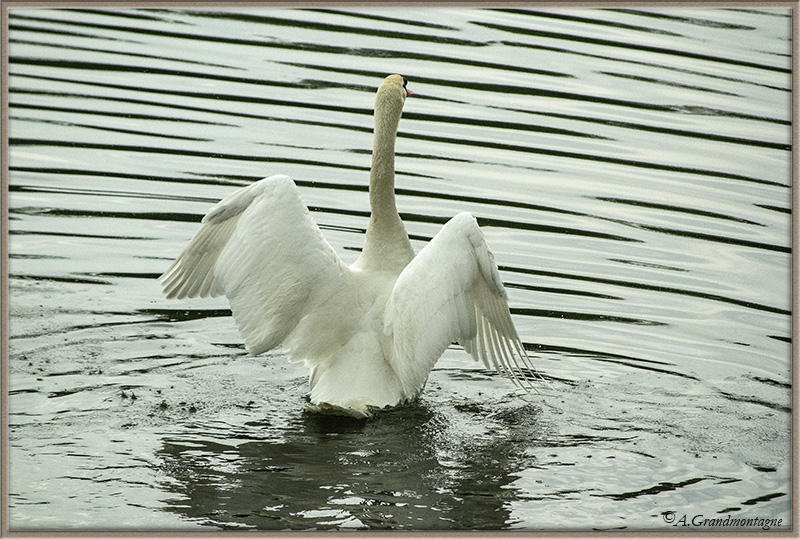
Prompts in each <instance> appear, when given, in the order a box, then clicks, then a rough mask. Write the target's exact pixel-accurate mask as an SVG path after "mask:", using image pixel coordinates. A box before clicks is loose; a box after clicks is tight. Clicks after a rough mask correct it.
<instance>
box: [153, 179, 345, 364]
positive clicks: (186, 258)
mask: <svg viewBox="0 0 800 539" xmlns="http://www.w3.org/2000/svg"><path fill="white" fill-rule="evenodd" d="M203 223H204V224H203V226H202V228H201V229H200V230H199V231H198V233H197V234H196V235H195V237H194V238H193V239H192V241H191V242H190V243H189V245H188V246H187V247H186V249H185V250H184V251H183V253H181V255H180V256H179V257H178V259H177V260H176V261H175V263H174V264H173V265H172V266H171V267H170V268H169V269H168V270H167V271H166V272H164V274H163V275H162V276H161V277H160V279H161V281H162V282H163V286H164V293H165V294H167V297H169V298H179V299H180V298H186V297H198V296H199V297H206V296H219V295H222V294H224V295H225V296H227V298H228V300H229V301H230V304H231V310H232V312H233V316H234V319H235V320H236V324H237V326H238V327H239V331H240V333H241V334H242V337H243V338H244V341H245V346H246V347H247V350H248V351H249V352H250V353H251V354H260V353H262V352H265V351H267V350H270V349H271V348H274V347H275V346H277V345H278V344H280V343H281V342H282V341H283V340H284V339H285V338H286V337H287V336H288V335H289V333H291V331H292V330H293V329H294V328H295V327H296V326H297V323H298V322H299V321H300V320H301V319H302V318H303V317H304V316H305V315H306V314H308V313H309V312H311V311H313V310H314V309H315V308H316V307H317V306H319V305H320V304H321V303H323V302H324V300H325V299H326V297H327V295H328V294H329V293H330V292H331V291H333V290H334V289H336V283H337V282H338V281H339V280H340V279H341V277H342V275H343V273H344V272H346V271H348V269H347V268H346V266H344V264H343V263H342V261H341V260H340V259H339V257H338V256H337V255H336V253H335V252H334V250H333V248H332V247H331V246H330V244H329V243H328V242H327V240H325V238H324V236H323V235H322V232H321V231H320V230H319V227H317V225H316V223H314V220H313V219H312V218H311V215H310V213H309V211H308V208H307V207H306V206H305V204H304V203H303V201H302V200H301V198H300V194H299V192H298V190H297V187H296V186H295V184H294V182H293V181H292V180H291V178H289V177H288V176H282V175H279V176H271V177H269V178H265V179H263V180H260V181H258V182H256V183H254V184H252V185H250V186H248V187H245V188H243V189H240V190H238V191H235V192H234V193H231V194H230V195H229V196H227V197H225V198H224V199H222V200H221V201H220V202H219V203H218V204H217V205H216V206H214V207H213V208H212V209H211V210H210V211H209V212H208V214H206V216H205V217H204V218H203Z"/></svg>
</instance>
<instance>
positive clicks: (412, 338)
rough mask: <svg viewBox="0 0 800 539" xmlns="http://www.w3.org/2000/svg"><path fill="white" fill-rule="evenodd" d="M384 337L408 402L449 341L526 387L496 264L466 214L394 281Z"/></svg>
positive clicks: (524, 362) (525, 363)
mask: <svg viewBox="0 0 800 539" xmlns="http://www.w3.org/2000/svg"><path fill="white" fill-rule="evenodd" d="M384 329H385V332H386V333H387V334H389V335H391V336H392V340H393V343H394V350H393V352H394V353H393V354H392V357H391V363H392V368H393V369H394V370H395V372H396V373H397V374H398V376H399V377H400V379H401V381H402V383H403V386H404V389H405V390H406V391H407V393H410V394H412V393H414V392H415V391H418V390H419V389H421V388H422V386H423V385H424V383H425V380H426V379H427V377H428V373H430V371H431V369H432V368H433V366H434V364H435V363H436V361H437V360H438V359H439V356H441V355H442V353H443V352H444V350H445V349H446V348H447V347H448V346H449V345H450V343H452V342H455V341H458V342H459V343H460V344H461V345H462V346H463V347H464V349H465V350H466V351H467V352H468V353H470V354H471V355H472V356H473V357H474V358H475V359H476V360H478V359H480V360H481V361H483V363H484V365H485V366H486V367H487V368H490V366H491V367H494V368H495V369H497V370H498V371H499V372H501V373H503V374H505V375H507V376H509V377H510V378H511V379H512V380H513V381H514V382H515V383H517V384H519V385H523V384H526V385H528V384H529V381H528V380H527V377H526V375H525V373H524V372H523V369H527V370H530V371H534V369H533V367H532V366H531V364H530V360H529V358H528V356H527V354H526V353H525V349H524V347H523V346H522V343H521V342H520V339H519V335H518V334H517V330H516V328H515V327H514V324H513V322H512V320H511V313H510V312H509V310H508V303H507V295H506V291H505V288H504V287H503V283H502V281H501V279H500V273H499V272H498V270H497V265H496V264H495V261H494V256H493V255H492V253H491V252H490V251H489V248H488V246H487V245H486V241H485V239H484V237H483V233H482V232H481V230H480V228H479V227H478V223H477V222H476V221H475V218H474V217H472V216H471V215H470V214H468V213H461V214H459V215H457V216H455V217H453V218H452V219H451V220H450V221H448V222H447V223H446V224H445V225H444V227H443V228H442V230H441V231H440V232H439V233H438V234H437V235H436V236H435V237H434V238H433V239H432V240H431V241H430V243H429V244H428V245H427V246H425V248H424V249H422V251H420V253H419V254H418V255H417V256H416V257H415V258H414V260H412V261H411V263H409V265H408V266H406V268H405V269H404V270H403V272H402V273H401V274H400V277H399V278H398V279H397V282H396V283H395V286H394V289H393V290H392V293H391V296H390V298H389V302H388V304H387V311H386V320H385V328H384Z"/></svg>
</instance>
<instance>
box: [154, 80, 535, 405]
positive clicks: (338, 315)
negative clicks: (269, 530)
mask: <svg viewBox="0 0 800 539" xmlns="http://www.w3.org/2000/svg"><path fill="white" fill-rule="evenodd" d="M409 94H410V93H409ZM406 95H407V90H406V89H405V79H403V78H402V77H400V76H399V75H390V76H389V77H387V78H386V80H385V81H384V83H383V84H382V85H381V87H380V88H379V90H378V96H377V99H376V104H375V143H374V147H373V158H372V170H371V173H370V206H371V209H372V214H371V217H370V221H369V226H368V228H367V234H366V240H365V244H364V249H363V251H362V253H361V255H360V257H359V258H358V260H356V262H355V263H354V264H353V265H351V266H346V265H345V264H344V263H343V262H342V261H341V260H340V258H339V257H338V255H337V254H336V253H335V252H334V250H333V248H332V247H331V246H330V244H329V243H328V242H327V241H326V240H325V238H324V237H323V236H322V233H321V232H320V230H319V228H318V227H317V225H316V224H315V223H314V221H313V219H312V218H311V215H310V214H309V211H308V209H307V208H306V206H305V204H303V202H302V200H301V198H300V194H299V192H298V190H297V188H296V186H295V184H294V182H293V181H292V180H291V179H290V178H289V177H287V176H272V177H269V178H266V179H263V180H260V181H258V182H255V183H254V184H252V185H250V186H248V187H245V188H242V189H240V190H238V191H235V192H234V193H231V194H230V195H229V196H227V197H225V198H224V199H223V200H221V201H220V202H219V203H218V204H217V205H216V206H214V207H213V208H212V209H211V210H210V211H209V213H208V214H206V216H205V217H204V218H203V223H204V224H203V226H202V227H201V228H200V230H199V231H198V233H197V235H196V236H195V237H194V238H193V239H192V241H191V242H190V243H189V245H188V246H187V247H186V249H185V250H184V252H183V253H182V254H181V255H180V256H179V257H178V259H177V260H176V261H175V263H174V264H173V265H172V267H170V269H168V270H167V271H166V272H165V273H164V275H162V276H161V280H162V281H163V283H164V292H165V293H166V294H167V296H168V297H170V298H173V297H174V298H184V297H197V296H200V297H206V296H219V295H223V294H224V295H225V296H227V298H228V299H229V301H230V304H231V310H232V312H233V316H234V318H235V320H236V323H237V326H238V328H239V332H240V333H241V335H242V336H243V338H244V341H245V346H246V347H247V350H248V351H249V352H250V353H251V354H254V355H256V354H260V353H263V352H266V351H267V350H270V349H272V348H274V347H276V346H278V345H279V344H283V346H284V347H285V348H287V349H288V350H289V351H290V354H291V356H290V357H291V359H292V360H293V361H298V360H305V361H306V362H307V364H308V365H309V367H310V368H311V378H310V387H311V402H312V404H314V405H318V406H320V407H322V408H328V409H337V410H341V411H344V412H347V413H354V414H357V415H358V414H363V415H366V414H368V413H369V410H370V409H371V408H383V407H386V406H394V405H397V404H400V403H403V402H406V401H408V400H411V399H414V398H415V397H417V395H419V393H420V392H421V391H422V388H423V387H424V385H425V381H426V380H427V377H428V374H429V373H430V371H431V369H432V368H433V366H434V364H435V363H436V361H437V360H438V358H439V356H441V354H442V353H443V352H444V350H445V348H447V346H448V345H449V344H450V343H451V342H454V341H458V342H460V343H461V344H462V345H463V346H464V348H465V349H466V350H467V351H468V352H469V353H470V354H472V355H473V356H474V357H475V359H476V360H477V359H481V360H483V362H484V363H485V364H486V366H487V367H488V366H489V365H490V364H491V365H493V366H494V367H495V368H497V369H498V370H500V371H501V372H504V373H506V374H509V375H511V376H512V378H513V379H514V380H515V381H519V380H521V379H523V377H520V375H519V373H518V368H519V362H522V365H523V366H525V367H527V368H531V367H530V364H529V363H528V358H527V356H526V354H525V351H524V348H523V347H522V344H521V343H520V341H519V337H518V336H517V332H516V330H515V328H514V325H513V323H512V321H511V316H510V313H509V310H508V304H507V302H506V292H505V289H504V287H503V284H502V282H501V280H500V275H499V273H498V270H497V266H496V264H495V262H494V257H493V256H492V254H491V252H490V251H489V249H488V247H487V245H486V242H485V240H484V238H483V234H482V233H481V231H480V229H479V228H478V225H477V222H476V221H475V219H474V218H473V217H472V216H471V215H469V214H466V213H462V214H459V215H457V216H456V217H454V218H452V219H451V220H450V221H449V222H447V223H446V224H445V225H444V227H443V228H442V230H441V231H440V232H439V233H438V234H437V235H436V236H435V237H434V238H433V239H432V240H431V242H430V243H429V244H428V245H427V246H426V247H425V248H424V249H422V251H420V253H419V255H417V256H415V255H414V251H413V249H412V247H411V243H410V241H409V239H408V234H407V233H406V230H405V227H404V226H403V222H402V221H401V220H400V216H399V215H398V213H397V209H396V206H395V195H394V145H395V139H396V135H397V126H398V123H399V120H400V116H401V114H402V107H403V104H404V102H405V98H406Z"/></svg>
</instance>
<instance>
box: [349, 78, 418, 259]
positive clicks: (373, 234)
mask: <svg viewBox="0 0 800 539" xmlns="http://www.w3.org/2000/svg"><path fill="white" fill-rule="evenodd" d="M389 97H391V96H382V95H381V93H380V92H379V93H378V98H377V99H376V101H375V135H374V136H375V138H374V141H373V146H372V168H371V169H370V177H369V204H370V210H371V212H372V213H371V215H370V219H369V225H368V226H367V238H366V241H365V242H364V250H363V252H362V253H361V256H360V257H359V260H358V262H357V265H358V266H359V267H361V268H363V269H377V270H396V271H398V272H399V271H401V270H402V269H403V268H404V267H405V266H406V264H408V262H410V261H411V259H412V258H413V257H414V251H413V249H412V248H411V242H410V241H409V240H408V234H407V233H406V229H405V227H404V226H403V221H402V220H401V219H400V215H399V214H398V213H397V205H396V203H395V195H394V147H395V141H396V140H397V126H398V124H399V123H400V115H401V114H402V108H403V103H402V101H401V100H392V99H390V98H389Z"/></svg>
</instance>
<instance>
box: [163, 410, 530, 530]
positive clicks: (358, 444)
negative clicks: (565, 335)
mask: <svg viewBox="0 0 800 539" xmlns="http://www.w3.org/2000/svg"><path fill="white" fill-rule="evenodd" d="M465 412H466V413H467V414H469V411H465ZM530 412H533V413H530ZM518 413H522V414H525V415H526V417H525V421H526V422H528V423H533V422H535V418H536V416H537V415H538V414H537V413H536V411H535V410H524V411H523V410H520V411H518ZM528 413H530V415H528ZM285 419H286V418H281V421H280V424H279V425H280V426H279V428H280V429H281V431H282V434H283V436H282V437H281V438H280V439H274V440H254V441H249V442H243V443H240V444H238V445H229V444H226V443H225V441H224V439H225V438H224V435H223V437H222V439H221V440H219V441H217V440H218V438H217V436H215V434H217V435H219V434H222V433H215V432H214V431H213V430H212V431H211V432H209V431H208V430H206V429H204V428H203V425H196V426H195V428H192V429H191V431H192V433H191V434H189V435H187V436H186V437H185V438H184V437H174V438H167V439H165V441H164V447H163V450H162V451H161V452H160V453H159V456H160V457H161V458H162V459H163V461H164V464H163V466H164V468H165V470H166V471H167V473H168V474H169V475H170V476H171V477H173V478H175V479H177V481H176V482H173V483H171V486H170V490H171V491H173V492H175V493H176V494H179V495H180V496H181V497H180V501H179V502H176V508H175V510H176V511H180V512H182V513H184V512H185V514H186V515H187V516H188V517H190V518H194V519H203V520H205V521H207V522H213V523H215V524H217V525H220V526H221V527H223V528H240V527H254V528H258V529H286V528H290V529H306V528H318V529H333V528H340V527H344V528H362V527H369V528H378V529H448V528H452V527H457V528H475V529H500V528H503V527H506V526H507V525H508V523H509V517H510V511H509V509H508V507H507V502H508V501H510V500H513V499H515V498H516V497H517V496H518V495H519V493H518V489H515V488H513V487H512V488H509V485H510V483H512V482H513V480H514V479H515V477H516V474H518V473H519V472H520V471H521V470H522V469H525V468H527V467H529V465H530V463H531V461H533V460H534V459H533V458H532V457H526V455H525V451H524V450H525V445H524V440H521V439H519V438H517V439H515V436H513V435H512V434H511V433H510V432H508V430H507V429H508V425H505V424H502V423H500V424H499V425H498V426H497V427H496V432H495V433H494V434H496V435H495V436H492V437H487V438H486V439H484V440H482V441H477V440H466V439H464V440H460V442H461V443H458V442H459V440H454V439H453V438H452V436H451V435H448V431H449V430H451V429H453V428H456V429H458V428H459V427H460V426H459V425H455V426H454V425H452V424H450V422H449V421H448V420H447V418H446V417H442V415H441V414H437V413H436V412H435V411H434V410H431V409H430V408H429V407H426V406H425V405H424V404H423V405H419V404H418V405H412V406H408V407H404V408H401V409H398V410H393V411H391V412H388V413H386V414H384V415H383V416H382V417H381V418H380V420H379V421H363V420H362V421H359V420H352V419H341V418H333V417H326V416H316V415H312V414H303V415H300V416H297V417H294V418H293V419H291V420H290V421H289V422H285V421H284V420H285ZM492 421H493V422H495V421H497V419H494V418H493V419H492ZM247 426H248V427H250V428H251V429H256V428H259V427H260V428H265V429H272V428H274V427H275V425H272V424H271V421H269V420H262V421H256V422H251V423H249V424H248V425H247ZM501 427H502V428H503V430H505V432H503V430H501ZM461 436H463V434H462V435H461ZM297 499H302V500H304V502H303V506H302V507H301V506H298V504H297V503H296V500H297Z"/></svg>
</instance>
